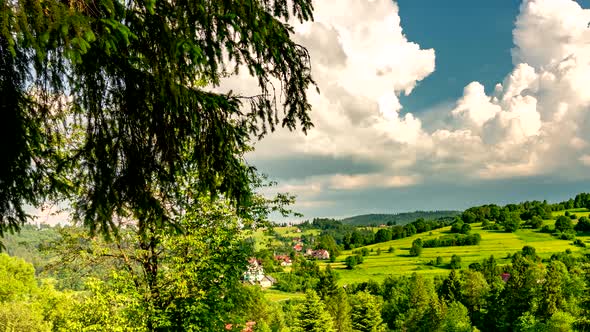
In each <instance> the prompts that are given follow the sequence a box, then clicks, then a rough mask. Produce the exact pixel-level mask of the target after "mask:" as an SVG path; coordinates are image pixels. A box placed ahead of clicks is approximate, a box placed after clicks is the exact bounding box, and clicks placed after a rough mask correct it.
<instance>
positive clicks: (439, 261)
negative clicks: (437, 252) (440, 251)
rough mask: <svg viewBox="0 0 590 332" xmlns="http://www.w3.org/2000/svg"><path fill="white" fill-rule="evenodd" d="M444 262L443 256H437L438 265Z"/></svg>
mask: <svg viewBox="0 0 590 332" xmlns="http://www.w3.org/2000/svg"><path fill="white" fill-rule="evenodd" d="M443 263H444V260H443V258H442V257H440V256H438V257H436V265H442V264H443Z"/></svg>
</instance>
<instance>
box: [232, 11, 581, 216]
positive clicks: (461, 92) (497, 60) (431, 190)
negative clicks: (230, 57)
mask: <svg viewBox="0 0 590 332" xmlns="http://www.w3.org/2000/svg"><path fill="white" fill-rule="evenodd" d="M589 6H590V3H589V1H586V0H585V1H577V2H576V1H573V0H524V2H523V1H518V0H502V1H496V0H493V1H466V0H455V1H445V2H442V1H438V0H399V1H398V2H391V1H390V0H374V1H367V0H323V1H321V2H320V1H318V2H317V3H316V14H315V18H316V21H315V22H314V23H307V24H303V25H297V24H295V26H296V32H297V33H296V35H295V39H296V40H297V41H298V42H300V43H301V44H303V45H304V46H306V47H307V48H308V50H309V51H310V54H311V56H312V68H313V74H314V78H315V79H316V81H317V82H318V86H319V88H320V90H321V94H320V95H316V94H315V93H312V92H310V94H308V97H309V98H310V101H311V104H312V107H313V113H312V120H313V121H314V124H315V128H314V129H313V130H312V131H311V132H310V133H309V134H308V135H302V134H301V133H290V132H286V131H279V132H277V133H275V134H273V135H271V136H269V137H267V138H266V139H264V140H263V141H261V142H259V143H257V144H256V152H255V153H253V154H252V155H250V156H248V160H249V162H251V163H252V164H254V165H256V166H257V167H258V168H259V170H260V171H262V172H263V173H266V174H268V175H270V177H271V178H272V179H274V180H277V181H278V183H279V185H278V187H277V188H276V189H275V190H276V191H288V192H291V193H294V194H296V195H297V196H298V203H297V204H296V205H295V209H296V210H298V211H300V212H303V213H304V214H305V216H306V218H313V217H316V216H334V217H343V216H350V215H355V214H362V213H373V212H403V211H412V210H417V209H420V210H431V209H464V208H467V207H469V206H472V205H476V204H483V203H488V202H494V203H508V202H514V201H523V200H531V199H548V200H550V201H558V200H562V199H566V198H568V197H570V196H573V195H575V194H576V193H577V192H581V191H588V189H587V188H588V185H589V184H590V176H589V175H590V169H589V167H590V143H589V142H590V137H589V134H587V133H590V112H589V110H590V91H588V92H586V91H585V89H583V88H581V87H586V86H590V85H588V84H590V29H588V27H587V24H588V22H590V10H586V9H585V8H589ZM351 12H354V13H356V15H354V16H351V15H350V13H351ZM587 77H588V78H587ZM498 83H500V84H501V85H498V86H497V84H498ZM586 83H588V84H586ZM251 86H252V84H251V81H248V78H247V77H239V78H237V79H233V80H232V81H231V82H229V83H228V85H227V87H228V88H232V89H241V90H246V91H247V90H248V89H250V88H251ZM268 193H271V192H268Z"/></svg>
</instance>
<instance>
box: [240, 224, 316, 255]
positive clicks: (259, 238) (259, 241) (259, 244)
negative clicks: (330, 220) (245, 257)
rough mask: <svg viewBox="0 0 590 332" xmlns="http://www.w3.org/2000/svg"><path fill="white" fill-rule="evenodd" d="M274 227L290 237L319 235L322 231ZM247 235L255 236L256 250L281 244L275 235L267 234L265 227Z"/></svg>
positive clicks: (282, 234)
mask: <svg viewBox="0 0 590 332" xmlns="http://www.w3.org/2000/svg"><path fill="white" fill-rule="evenodd" d="M273 229H274V230H275V231H276V232H277V233H279V234H280V235H281V236H284V237H290V238H297V237H301V236H302V235H318V234H319V233H320V231H319V230H317V229H308V230H304V231H302V232H301V233H298V232H297V227H296V226H290V227H274V228H273ZM246 237H252V238H254V241H255V242H254V243H255V249H256V250H260V249H264V248H267V247H269V246H271V245H276V244H279V242H278V241H277V240H276V239H275V238H274V237H273V236H270V235H268V234H266V230H263V229H258V230H256V231H255V232H251V233H250V234H247V235H246Z"/></svg>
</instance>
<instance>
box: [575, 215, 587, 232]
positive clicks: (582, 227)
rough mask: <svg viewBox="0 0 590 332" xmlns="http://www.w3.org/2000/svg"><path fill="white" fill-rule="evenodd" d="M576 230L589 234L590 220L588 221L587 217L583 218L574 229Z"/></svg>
mask: <svg viewBox="0 0 590 332" xmlns="http://www.w3.org/2000/svg"><path fill="white" fill-rule="evenodd" d="M574 230H576V231H577V232H589V231H590V219H588V218H586V217H581V218H580V220H578V223H577V224H576V226H575V227H574Z"/></svg>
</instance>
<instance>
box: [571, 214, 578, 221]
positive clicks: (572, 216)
mask: <svg viewBox="0 0 590 332" xmlns="http://www.w3.org/2000/svg"><path fill="white" fill-rule="evenodd" d="M570 219H572V220H575V219H578V216H577V215H575V214H570Z"/></svg>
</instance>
